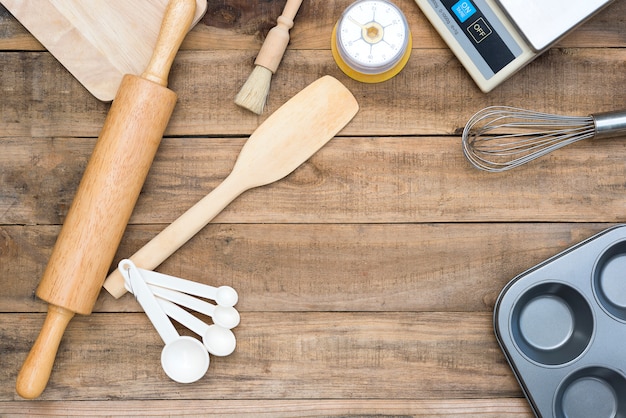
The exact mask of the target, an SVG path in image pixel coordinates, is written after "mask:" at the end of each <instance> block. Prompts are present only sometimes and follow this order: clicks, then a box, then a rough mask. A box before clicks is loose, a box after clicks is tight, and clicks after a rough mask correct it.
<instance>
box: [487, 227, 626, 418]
mask: <svg viewBox="0 0 626 418" xmlns="http://www.w3.org/2000/svg"><path fill="white" fill-rule="evenodd" d="M494 330H495V334H496V337H497V340H498V343H499V344H500V347H501V348H502V351H503V352H504V354H505V356H506V359H507V361H508V362H509V364H510V365H511V368H512V369H513V371H514V374H515V377H516V378H517V380H518V382H519V383H520V386H521V387H522V390H523V391H524V395H525V396H526V397H527V398H528V401H529V403H530V405H531V407H532V409H533V411H534V412H535V414H536V415H537V416H540V417H559V418H560V417H563V418H565V417H567V418H577V417H594V418H605V417H606V418H609V417H611V418H614V417H617V418H620V417H621V418H626V377H625V374H624V370H626V354H624V353H626V350H624V347H626V225H619V226H616V227H613V228H609V229H607V230H605V231H603V232H601V233H599V234H597V235H595V236H593V237H591V238H589V239H588V240H586V241H583V242H581V243H579V244H577V245H575V246H573V247H571V248H569V249H567V250H565V251H563V252H562V253H560V254H558V255H556V256H554V257H552V258H550V259H548V260H546V261H544V262H543V263H540V264H539V265H537V266H535V267H533V268H531V269H530V270H528V271H526V272H524V273H522V274H520V275H519V276H517V277H515V278H514V279H513V280H512V281H511V282H509V283H508V284H507V286H506V287H505V288H504V289H503V290H502V292H501V293H500V296H499V297H498V300H497V302H496V307H495V311H494Z"/></svg>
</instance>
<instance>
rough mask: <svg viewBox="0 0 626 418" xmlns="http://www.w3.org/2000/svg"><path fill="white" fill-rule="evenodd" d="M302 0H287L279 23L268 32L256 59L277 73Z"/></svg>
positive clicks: (258, 63)
mask: <svg viewBox="0 0 626 418" xmlns="http://www.w3.org/2000/svg"><path fill="white" fill-rule="evenodd" d="M301 4H302V0H287V4H285V8H284V9H283V14H282V15H280V16H279V17H278V19H277V25H276V26H274V27H273V28H272V29H270V31H269V32H268V34H267V36H266V37H265V41H264V42H263V46H261V50H260V51H259V54H258V55H257V57H256V60H255V61H254V64H255V65H260V66H261V67H265V68H267V69H268V70H270V71H271V72H272V73H275V72H276V70H277V69H278V66H279V65H280V61H281V60H282V59H283V55H284V54H285V50H286V49H287V45H288V44H289V29H291V28H292V27H293V19H294V18H295V17H296V13H298V9H299V8H300V5H301Z"/></svg>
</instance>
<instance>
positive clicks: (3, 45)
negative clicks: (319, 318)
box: [0, 0, 626, 64]
mask: <svg viewBox="0 0 626 418" xmlns="http://www.w3.org/2000/svg"><path fill="white" fill-rule="evenodd" d="M351 2H352V0H332V1H328V0H312V1H307V2H305V3H304V4H303V5H302V6H301V8H300V10H299V12H298V15H297V19H296V21H295V25H294V27H293V29H292V30H291V43H290V45H289V48H290V49H328V48H329V45H330V44H329V39H330V37H329V36H330V35H329V34H330V33H331V32H332V28H333V25H334V24H335V23H336V22H337V20H338V19H339V16H340V15H341V13H342V12H343V10H344V9H345V8H346V7H348V5H349V4H350V3H351ZM396 4H397V5H398V6H399V7H400V8H401V9H402V11H403V13H404V14H405V16H406V18H407V21H408V23H409V28H410V29H411V34H412V36H413V39H414V41H415V42H414V48H415V49H423V48H446V46H445V44H444V43H443V41H442V40H441V39H440V37H439V35H438V34H437V33H436V32H435V30H434V29H433V27H432V25H431V24H430V22H429V21H428V20H427V19H426V18H425V17H424V15H423V14H422V12H421V10H420V9H419V8H418V7H417V5H416V4H415V2H414V1H413V0H396ZM283 6H284V1H263V2H250V1H249V0H231V1H229V2H228V3H226V2H211V3H210V4H209V7H208V9H207V13H206V15H205V16H204V18H203V20H202V21H201V22H200V24H199V25H198V26H196V27H195V28H194V30H193V31H192V32H191V33H190V34H189V36H188V37H187V39H186V40H185V43H184V44H183V46H182V49H193V50H226V49H245V50H250V51H253V52H255V51H256V52H258V50H259V49H260V47H261V44H262V43H263V40H264V38H265V35H266V34H267V32H268V31H269V30H270V29H271V28H272V27H273V26H274V25H275V24H276V18H277V17H278V16H279V15H280V13H281V12H282V7H283ZM624 13H626V6H624V4H623V3H622V2H615V3H614V4H612V5H611V6H609V7H608V8H607V9H606V10H603V11H602V12H601V13H600V14H599V15H598V16H595V17H593V18H592V19H591V20H590V21H589V22H587V23H585V24H584V25H583V26H582V27H580V28H577V29H576V30H575V31H574V32H573V33H572V34H571V35H569V36H568V37H566V38H565V39H564V40H562V41H561V42H560V43H559V46H565V47H596V46H607V47H624V46H625V45H626V35H625V34H626V26H625V25H626V23H624V21H623V20H622V19H615V17H614V16H623V15H624ZM0 34H1V36H0V50H18V49H20V50H33V51H40V50H42V49H43V47H42V46H41V44H39V42H37V41H36V40H35V39H34V38H33V37H32V36H30V35H29V34H28V32H26V30H25V29H24V28H23V27H22V26H21V25H20V24H19V23H18V22H17V21H16V20H15V19H13V17H12V16H11V15H10V14H9V13H8V12H7V11H6V9H5V8H4V7H3V6H2V5H0ZM250 64H251V61H250Z"/></svg>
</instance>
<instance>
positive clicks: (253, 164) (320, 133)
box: [104, 76, 359, 298]
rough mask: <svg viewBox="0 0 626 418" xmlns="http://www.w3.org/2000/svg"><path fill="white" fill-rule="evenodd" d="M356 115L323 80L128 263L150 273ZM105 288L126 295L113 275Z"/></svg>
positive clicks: (341, 90) (348, 100) (335, 84)
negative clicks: (250, 191) (243, 196)
mask: <svg viewBox="0 0 626 418" xmlns="http://www.w3.org/2000/svg"><path fill="white" fill-rule="evenodd" d="M358 109H359V105H358V103H357V102H356V99H355V98H354V96H353V95H352V93H350V91H349V90H348V89H347V88H346V87H345V86H344V85H343V84H341V83H340V82H339V81H338V80H336V79H335V78H333V77H331V76H324V77H322V78H320V79H318V80H317V81H315V82H313V83H311V84H310V85H309V86H307V87H305V88H304V89H303V90H302V91H301V92H300V93H298V94H296V95H295V96H294V97H293V98H291V99H290V100H289V101H288V102H287V103H285V104H284V105H282V106H281V107H280V108H279V109H278V110H276V111H275V112H274V113H273V114H272V115H271V116H270V117H269V118H267V120H265V122H263V124H261V125H260V126H259V127H258V128H257V129H256V131H254V133H253V134H252V135H251V136H250V138H249V139H248V141H247V142H246V144H245V145H244V146H243V148H242V149H241V152H240V154H239V157H238V158H237V161H236V163H235V166H234V168H233V170H232V172H231V173H230V174H229V175H228V177H226V179H225V180H224V181H223V182H222V183H221V184H220V185H219V186H217V187H216V188H215V189H213V191H212V192H211V193H209V194H208V195H207V196H205V197H204V198H203V199H201V200H200V201H199V202H198V203H196V204H195V205H194V206H192V207H191V208H190V209H189V210H187V212H185V213H184V214H183V215H181V216H180V217H179V218H178V219H176V220H175V221H174V222H173V223H172V224H171V225H169V226H168V227H167V228H165V229H164V230H163V231H161V233H159V234H158V235H157V236H156V237H154V238H153V239H152V240H151V241H150V242H148V243H147V244H146V245H145V246H144V247H143V248H141V249H140V250H139V251H137V252H136V253H135V254H134V255H133V256H132V257H130V259H131V260H132V261H133V262H134V263H135V264H136V265H137V267H140V268H143V269H149V270H152V269H154V268H155V267H157V266H158V265H159V264H161V263H162V262H163V261H164V260H165V259H166V258H167V257H169V256H170V255H171V254H172V253H174V251H176V250H177V249H178V248H180V247H181V246H182V245H183V244H185V243H186V242H187V241H189V239H191V237H193V236H194V235H195V234H196V233H197V232H199V231H200V230H201V229H202V228H204V226H205V225H206V224H208V223H209V222H210V221H211V220H212V219H213V218H214V217H215V216H217V214H218V213H220V212H221V211H222V209H224V208H225V207H226V206H227V205H228V204H229V203H230V202H232V201H233V200H234V199H235V198H236V197H237V196H239V195H240V194H241V193H243V192H244V191H246V190H248V189H251V188H253V187H258V186H263V185H266V184H269V183H273V182H275V181H277V180H280V179H282V178H283V177H285V176H286V175H287V174H289V173H291V172H292V171H293V170H295V169H296V168H297V167H298V166H300V165H301V164H302V163H303V162H305V161H306V160H308V159H309V157H311V156H312V155H313V154H314V153H315V152H317V150H319V149H320V148H321V147H322V146H323V145H324V144H326V143H327V142H328V141H329V140H330V139H332V138H333V137H334V136H335V135H336V134H337V133H338V132H339V131H340V130H341V129H343V127H344V126H345V125H347V124H348V122H350V120H352V118H353V117H354V115H356V113H357V111H358ZM104 288H105V289H106V290H107V291H108V292H109V293H111V294H112V295H113V296H115V297H116V298H119V297H120V296H122V295H123V294H124V293H126V288H125V287H124V278H123V277H122V275H121V274H120V273H119V272H118V271H117V270H115V271H114V272H113V273H111V275H109V277H108V278H107V279H106V281H105V282H104Z"/></svg>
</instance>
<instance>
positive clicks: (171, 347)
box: [118, 260, 209, 383]
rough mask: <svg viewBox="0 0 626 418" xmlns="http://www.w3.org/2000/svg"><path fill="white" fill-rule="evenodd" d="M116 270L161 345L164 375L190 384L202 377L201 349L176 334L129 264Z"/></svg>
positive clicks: (122, 263) (204, 363) (204, 359)
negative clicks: (147, 319)
mask: <svg viewBox="0 0 626 418" xmlns="http://www.w3.org/2000/svg"><path fill="white" fill-rule="evenodd" d="M118 269H119V271H120V273H122V275H123V276H124V281H125V284H126V288H127V290H128V291H129V292H131V293H133V294H134V295H135V298H136V299H137V301H138V302H139V304H140V305H141V307H142V308H143V310H144V312H145V313H146V315H147V316H148V318H149V319H150V322H152V325H154V328H155V329H156V330H157V332H158V333H159V335H160V336H161V339H162V340H163V342H164V343H165V347H163V351H162V352H161V366H162V367H163V370H164V371H165V374H167V375H168V376H169V377H170V379H172V380H174V381H176V382H179V383H192V382H195V381H197V380H198V379H200V378H201V377H202V376H204V375H205V374H206V372H207V370H208V369H209V353H208V352H207V350H206V348H205V347H204V345H202V343H201V342H200V341H198V340H196V339H195V338H193V337H187V336H183V337H181V336H180V335H179V334H178V332H177V331H176V328H174V325H172V323H171V321H170V319H169V318H168V317H167V315H166V314H165V312H163V311H162V310H161V307H160V305H159V303H158V302H157V300H156V298H155V297H154V295H153V294H152V292H150V289H149V288H148V285H147V284H146V282H145V281H144V280H143V278H142V277H141V275H140V273H139V271H138V270H137V267H136V266H135V264H134V263H133V262H132V261H130V260H122V261H120V263H119V265H118Z"/></svg>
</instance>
